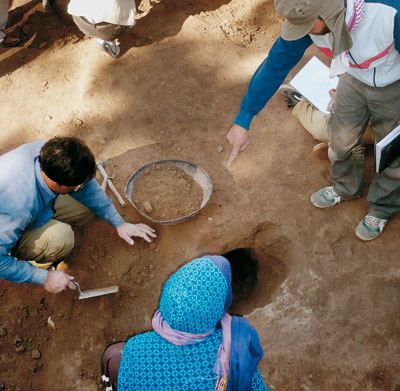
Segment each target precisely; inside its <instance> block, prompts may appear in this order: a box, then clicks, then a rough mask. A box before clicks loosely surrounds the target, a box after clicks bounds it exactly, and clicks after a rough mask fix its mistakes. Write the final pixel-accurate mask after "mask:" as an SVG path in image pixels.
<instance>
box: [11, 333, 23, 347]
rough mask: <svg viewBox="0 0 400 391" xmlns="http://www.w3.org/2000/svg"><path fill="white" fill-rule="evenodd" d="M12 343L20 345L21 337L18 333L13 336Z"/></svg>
mask: <svg viewBox="0 0 400 391" xmlns="http://www.w3.org/2000/svg"><path fill="white" fill-rule="evenodd" d="M13 342H14V345H20V344H21V342H22V338H21V337H20V336H19V335H17V336H16V337H15V338H14V341H13Z"/></svg>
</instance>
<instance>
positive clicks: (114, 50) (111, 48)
mask: <svg viewBox="0 0 400 391" xmlns="http://www.w3.org/2000/svg"><path fill="white" fill-rule="evenodd" d="M96 45H99V46H100V47H101V48H102V49H104V50H105V51H106V52H107V53H108V54H109V55H110V56H111V57H113V58H118V57H119V55H120V54H121V50H120V48H119V46H118V45H117V42H116V40H114V41H104V40H102V39H98V40H97V41H96Z"/></svg>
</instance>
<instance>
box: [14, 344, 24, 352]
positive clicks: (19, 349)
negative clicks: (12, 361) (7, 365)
mask: <svg viewBox="0 0 400 391" xmlns="http://www.w3.org/2000/svg"><path fill="white" fill-rule="evenodd" d="M15 351H16V352H17V353H22V352H25V346H22V345H21V346H17V347H16V348H15Z"/></svg>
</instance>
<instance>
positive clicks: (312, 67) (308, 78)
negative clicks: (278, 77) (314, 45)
mask: <svg viewBox="0 0 400 391" xmlns="http://www.w3.org/2000/svg"><path fill="white" fill-rule="evenodd" d="M338 82H339V78H338V77H337V76H335V77H334V78H332V79H330V78H329V68H328V67H327V66H326V65H325V64H324V63H322V62H321V61H320V60H319V59H318V58H317V57H313V58H312V59H311V60H310V61H309V62H308V63H307V64H306V65H305V66H304V67H303V68H302V69H301V70H300V71H299V73H298V74H297V75H296V76H295V77H294V78H293V79H292V80H291V82H290V85H291V86H292V87H294V88H295V89H296V90H297V91H299V92H300V94H302V95H303V96H304V97H305V98H306V99H307V100H308V101H309V102H311V103H312V104H313V105H314V106H315V107H316V108H317V109H319V110H320V111H322V112H323V113H325V114H328V104H329V102H330V100H331V97H330V96H329V90H331V89H336V87H337V85H338Z"/></svg>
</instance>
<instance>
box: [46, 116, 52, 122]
mask: <svg viewBox="0 0 400 391" xmlns="http://www.w3.org/2000/svg"><path fill="white" fill-rule="evenodd" d="M51 119H52V117H50V116H49V115H46V117H44V120H45V121H46V122H49V121H51Z"/></svg>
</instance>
